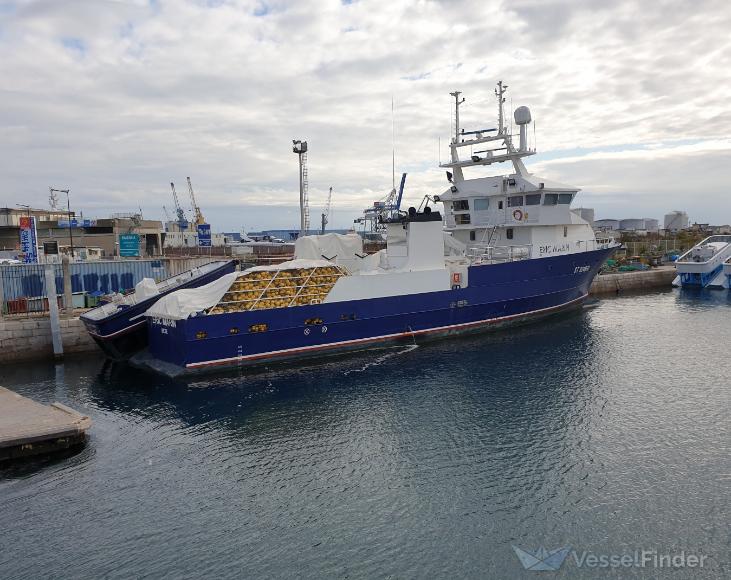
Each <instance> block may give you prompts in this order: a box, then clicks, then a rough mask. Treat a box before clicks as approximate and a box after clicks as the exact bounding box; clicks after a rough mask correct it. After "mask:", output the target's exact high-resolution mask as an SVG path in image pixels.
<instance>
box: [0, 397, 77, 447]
mask: <svg viewBox="0 0 731 580" xmlns="http://www.w3.org/2000/svg"><path fill="white" fill-rule="evenodd" d="M89 427H91V419H90V418H89V417H87V416H86V415H82V414H81V413H77V412H76V411H74V410H73V409H70V408H69V407H67V406H66V405H62V404H61V403H53V404H51V405H41V404H40V403H36V402H35V401H32V400H30V399H27V398H26V397H23V396H21V395H19V394H17V393H14V392H13V391H10V390H8V389H5V388H3V387H0V461H5V460H8V459H18V458H21V457H27V456H30V455H39V454H42V453H51V452H53V451H58V450H61V449H68V448H69V447H73V446H75V445H80V444H81V443H83V442H84V441H85V440H86V431H87V430H88V429H89Z"/></svg>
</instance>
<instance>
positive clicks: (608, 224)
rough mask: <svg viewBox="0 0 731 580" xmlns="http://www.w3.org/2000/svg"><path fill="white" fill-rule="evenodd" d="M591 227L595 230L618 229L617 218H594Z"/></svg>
mask: <svg viewBox="0 0 731 580" xmlns="http://www.w3.org/2000/svg"><path fill="white" fill-rule="evenodd" d="M592 227H593V228H594V229H595V230H618V229H619V220H615V219H603V220H596V221H595V222H594V223H592Z"/></svg>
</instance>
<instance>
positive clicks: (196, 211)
mask: <svg viewBox="0 0 731 580" xmlns="http://www.w3.org/2000/svg"><path fill="white" fill-rule="evenodd" d="M186 179H187V180H188V193H190V203H191V205H192V207H193V221H194V222H195V225H197V226H199V225H201V224H204V223H206V220H205V219H204V218H203V214H202V213H201V208H200V207H199V206H198V204H197V203H196V201H195V194H194V193H193V184H192V183H191V182H190V177H187V178H186Z"/></svg>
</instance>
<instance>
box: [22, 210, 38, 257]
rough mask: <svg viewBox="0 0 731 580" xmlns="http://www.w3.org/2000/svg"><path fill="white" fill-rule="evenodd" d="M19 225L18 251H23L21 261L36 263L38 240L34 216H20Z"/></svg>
mask: <svg viewBox="0 0 731 580" xmlns="http://www.w3.org/2000/svg"><path fill="white" fill-rule="evenodd" d="M19 225H20V251H21V252H23V262H25V263H26V264H37V263H38V240H37V236H36V218H34V217H32V216H27V217H21V218H20V220H19Z"/></svg>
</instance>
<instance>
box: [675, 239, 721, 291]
mask: <svg viewBox="0 0 731 580" xmlns="http://www.w3.org/2000/svg"><path fill="white" fill-rule="evenodd" d="M730 258H731V236H710V237H708V238H706V239H705V240H703V241H702V242H700V243H699V244H697V245H695V246H693V247H692V248H691V249H690V250H688V251H687V252H686V253H685V254H683V255H682V256H680V258H678V260H677V261H676V262H675V265H676V267H677V269H678V275H677V276H676V278H675V280H673V286H699V287H701V288H728V287H729V285H728V282H729V276H727V275H726V274H725V273H724V263H725V262H728V260H729V259H730ZM727 266H728V265H727ZM728 273H729V274H730V275H731V268H730V269H729V272H728Z"/></svg>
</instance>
